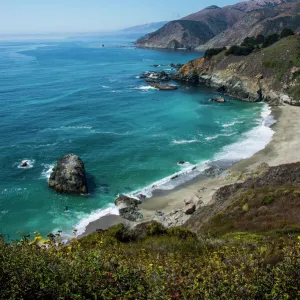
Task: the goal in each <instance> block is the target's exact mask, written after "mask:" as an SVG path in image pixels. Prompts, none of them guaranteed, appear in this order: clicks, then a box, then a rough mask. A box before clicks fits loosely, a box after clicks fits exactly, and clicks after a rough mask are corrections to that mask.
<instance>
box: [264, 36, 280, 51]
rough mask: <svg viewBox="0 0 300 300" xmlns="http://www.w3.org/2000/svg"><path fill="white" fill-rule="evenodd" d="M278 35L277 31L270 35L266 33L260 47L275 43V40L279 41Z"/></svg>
mask: <svg viewBox="0 0 300 300" xmlns="http://www.w3.org/2000/svg"><path fill="white" fill-rule="evenodd" d="M279 38H280V37H279V35H278V34H277V33H275V34H271V35H268V36H267V37H266V38H265V41H264V42H263V44H262V48H267V47H269V46H271V45H273V44H275V43H276V42H278V41H279Z"/></svg>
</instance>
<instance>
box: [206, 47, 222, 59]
mask: <svg viewBox="0 0 300 300" xmlns="http://www.w3.org/2000/svg"><path fill="white" fill-rule="evenodd" d="M225 50H226V47H223V48H211V49H208V50H206V51H205V54H204V57H207V58H211V57H213V56H215V55H218V54H219V53H221V52H223V51H225Z"/></svg>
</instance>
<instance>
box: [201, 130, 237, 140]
mask: <svg viewBox="0 0 300 300" xmlns="http://www.w3.org/2000/svg"><path fill="white" fill-rule="evenodd" d="M233 135H235V132H232V133H222V134H217V135H214V136H208V137H206V138H205V140H206V141H211V140H215V139H217V138H219V137H221V136H233Z"/></svg>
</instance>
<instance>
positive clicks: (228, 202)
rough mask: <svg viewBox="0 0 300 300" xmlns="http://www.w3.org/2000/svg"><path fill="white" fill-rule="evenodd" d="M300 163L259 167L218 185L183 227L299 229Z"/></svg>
mask: <svg viewBox="0 0 300 300" xmlns="http://www.w3.org/2000/svg"><path fill="white" fill-rule="evenodd" d="M299 211H300V164H299V163H295V164H288V165H281V166H277V167H270V168H268V166H266V167H264V168H262V169H261V170H260V171H259V172H258V173H257V174H253V175H252V177H250V178H249V179H247V180H246V181H245V182H243V183H236V184H233V185H227V186H224V187H222V188H220V189H219V190H218V191H217V192H216V194H215V195H214V196H213V199H212V201H211V203H210V205H208V206H205V207H203V208H201V209H198V210H197V211H196V213H195V214H194V215H193V216H192V217H191V218H190V219H189V220H188V221H187V223H186V225H185V226H186V227H187V228H189V229H191V230H192V231H195V232H196V233H198V234H199V233H202V234H204V233H209V234H213V235H217V236H221V235H224V234H228V233H229V232H230V233H233V232H245V231H248V232H252V233H258V232H259V233H262V232H264V233H266V232H268V233H269V234H278V233H289V232H290V233H291V232H300V216H299Z"/></svg>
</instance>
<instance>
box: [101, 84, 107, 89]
mask: <svg viewBox="0 0 300 300" xmlns="http://www.w3.org/2000/svg"><path fill="white" fill-rule="evenodd" d="M101 87H102V88H104V89H109V86H107V85H101Z"/></svg>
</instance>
